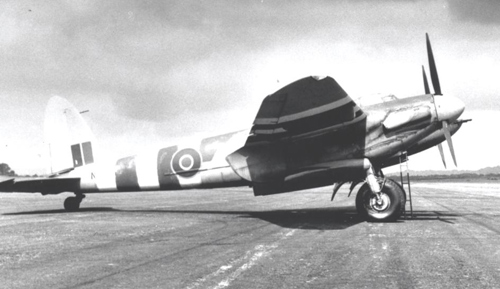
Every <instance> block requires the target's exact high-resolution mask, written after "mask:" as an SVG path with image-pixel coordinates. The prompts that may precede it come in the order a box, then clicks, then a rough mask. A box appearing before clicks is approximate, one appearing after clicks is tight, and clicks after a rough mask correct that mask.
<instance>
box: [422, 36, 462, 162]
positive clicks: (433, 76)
mask: <svg viewBox="0 0 500 289" xmlns="http://www.w3.org/2000/svg"><path fill="white" fill-rule="evenodd" d="M425 40H426V45H427V58H428V59H429V70H430V73H431V81H432V87H433V88H434V95H443V94H442V93H441V85H440V84H439V77H438V73H437V69H436V61H435V60H434V55H433V53H432V47H431V41H430V40H429V34H427V33H425ZM422 76H423V78H424V89H425V94H430V89H429V83H428V82H427V75H426V74H425V69H424V66H423V65H422ZM442 130H443V134H444V137H445V138H446V142H447V143H448V147H449V148H450V153H451V157H452V158H453V163H454V164H455V166H457V159H456V157H455V149H454V148H453V142H452V140H451V133H450V129H449V128H448V121H447V120H443V121H442ZM438 149H439V154H440V155H441V160H442V161H443V165H444V167H445V168H446V161H445V158H444V152H443V146H442V144H438Z"/></svg>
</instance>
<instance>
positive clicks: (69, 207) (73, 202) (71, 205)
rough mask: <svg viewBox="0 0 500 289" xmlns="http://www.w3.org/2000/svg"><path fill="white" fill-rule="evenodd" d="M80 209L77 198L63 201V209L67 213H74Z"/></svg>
mask: <svg viewBox="0 0 500 289" xmlns="http://www.w3.org/2000/svg"><path fill="white" fill-rule="evenodd" d="M79 208H80V199H78V198H77V197H68V198H66V200H64V209H65V210H66V211H67V212H76V211H78V209H79Z"/></svg>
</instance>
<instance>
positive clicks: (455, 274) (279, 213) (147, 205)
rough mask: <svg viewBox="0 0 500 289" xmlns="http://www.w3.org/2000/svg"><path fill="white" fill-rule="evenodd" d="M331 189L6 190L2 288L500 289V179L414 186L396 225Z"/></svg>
mask: <svg viewBox="0 0 500 289" xmlns="http://www.w3.org/2000/svg"><path fill="white" fill-rule="evenodd" d="M331 189H332V188H331V187H326V188H321V189H315V190H311V191H302V192H296V193H289V194H281V195H276V196H269V197H254V196H253V194H252V191H251V189H249V188H236V189H212V190H204V191H201V190H192V191H174V192H147V193H123V194H89V195H87V198H86V199H84V200H83V203H82V210H81V211H79V212H76V213H66V212H64V210H63V209H62V204H63V201H64V198H65V197H67V196H69V194H61V195H58V196H45V197H42V196H41V195H39V194H33V195H30V194H0V288H193V289H194V288H500V184H496V183H489V184H479V183H478V184H474V183H463V184H460V183H428V184H427V183H419V184H414V186H413V187H412V194H413V209H414V218H413V219H410V218H408V219H401V220H400V221H398V222H395V223H368V222H365V221H363V220H361V219H360V218H359V217H358V216H357V214H356V212H355V209H354V196H351V198H348V197H347V193H348V192H347V188H343V189H342V190H341V191H340V192H339V193H338V194H337V196H336V197H335V198H336V199H335V200H334V202H330V194H331Z"/></svg>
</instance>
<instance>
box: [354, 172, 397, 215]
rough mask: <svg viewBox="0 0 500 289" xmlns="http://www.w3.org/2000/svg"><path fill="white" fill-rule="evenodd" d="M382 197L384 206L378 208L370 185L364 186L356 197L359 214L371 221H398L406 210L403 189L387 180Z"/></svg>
mask: <svg viewBox="0 0 500 289" xmlns="http://www.w3.org/2000/svg"><path fill="white" fill-rule="evenodd" d="M381 195H382V199H383V203H384V206H381V207H379V208H377V207H376V206H374V198H375V194H373V193H372V191H371V190H370V186H369V185H368V183H365V184H363V186H361V188H360V189H359V191H358V194H357V195H356V210H357V211H358V214H360V215H361V216H362V217H364V218H366V219H367V220H369V221H376V222H391V221H396V220H397V219H398V218H399V217H400V216H401V214H402V213H403V212H404V208H405V203H406V194H405V192H404V190H403V188H402V187H401V186H400V185H399V184H398V183H397V182H395V181H393V180H391V179H386V180H385V184H384V187H383V188H382V192H381Z"/></svg>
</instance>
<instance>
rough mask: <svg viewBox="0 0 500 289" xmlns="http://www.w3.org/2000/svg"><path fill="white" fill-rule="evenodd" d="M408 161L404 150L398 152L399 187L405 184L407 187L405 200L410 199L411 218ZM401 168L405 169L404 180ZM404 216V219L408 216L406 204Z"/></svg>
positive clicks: (411, 209)
mask: <svg viewBox="0 0 500 289" xmlns="http://www.w3.org/2000/svg"><path fill="white" fill-rule="evenodd" d="M408 162H409V159H408V153H407V152H406V151H404V152H401V153H400V154H399V176H400V178H401V187H403V189H404V187H405V185H406V186H407V187H408V199H406V201H407V202H408V200H409V201H410V218H412V219H413V203H412V201H411V185H410V169H409V166H408ZM403 170H404V171H406V182H405V179H404V178H403ZM404 216H405V219H406V218H407V217H408V216H407V214H406V206H405V210H404Z"/></svg>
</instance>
